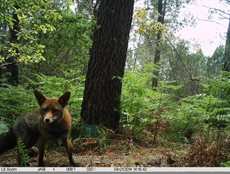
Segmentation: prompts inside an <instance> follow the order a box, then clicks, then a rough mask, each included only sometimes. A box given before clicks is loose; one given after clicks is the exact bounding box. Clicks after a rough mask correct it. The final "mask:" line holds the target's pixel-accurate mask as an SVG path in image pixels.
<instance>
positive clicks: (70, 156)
mask: <svg viewBox="0 0 230 174" xmlns="http://www.w3.org/2000/svg"><path fill="white" fill-rule="evenodd" d="M62 143H63V144H64V146H65V149H66V152H67V153H68V157H69V161H70V164H71V165H72V166H73V167H80V166H79V165H78V164H77V163H76V162H75V161H74V159H73V155H72V147H71V144H70V142H69V139H68V138H62Z"/></svg>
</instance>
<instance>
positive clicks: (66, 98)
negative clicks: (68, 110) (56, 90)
mask: <svg viewBox="0 0 230 174" xmlns="http://www.w3.org/2000/svg"><path fill="white" fill-rule="evenodd" d="M69 99H70V92H66V93H65V94H63V95H62V96H61V97H60V98H59V99H58V103H60V104H61V106H62V107H63V108H64V107H65V106H66V105H67V104H68V101H69Z"/></svg>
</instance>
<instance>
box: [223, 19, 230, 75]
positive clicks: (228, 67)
mask: <svg viewBox="0 0 230 174" xmlns="http://www.w3.org/2000/svg"><path fill="white" fill-rule="evenodd" d="M224 60H225V62H224V65H223V71H228V72H229V71H230V19H229V25H228V31H227V39H226V44H225V53H224Z"/></svg>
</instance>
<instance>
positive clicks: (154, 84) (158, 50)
mask: <svg viewBox="0 0 230 174" xmlns="http://www.w3.org/2000/svg"><path fill="white" fill-rule="evenodd" d="M164 5H165V6H166V0H165V4H164ZM164 9H165V7H164ZM158 13H159V15H158V18H157V23H160V24H162V25H163V24H164V15H165V14H164V13H165V11H164V12H163V4H162V0H158ZM161 38H162V29H159V31H158V33H157V40H156V51H155V59H154V64H158V63H159V62H160V57H161ZM153 75H154V76H155V77H153V81H152V88H153V89H154V90H156V88H157V85H158V76H159V70H155V71H154V72H153Z"/></svg>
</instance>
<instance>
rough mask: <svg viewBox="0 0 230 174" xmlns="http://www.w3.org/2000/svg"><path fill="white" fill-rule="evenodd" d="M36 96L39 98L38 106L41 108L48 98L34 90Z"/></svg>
mask: <svg viewBox="0 0 230 174" xmlns="http://www.w3.org/2000/svg"><path fill="white" fill-rule="evenodd" d="M34 95H35V97H36V98H37V101H38V104H39V105H40V106H41V105H42V103H44V102H45V101H46V97H45V96H44V95H43V94H42V93H40V92H39V91H37V90H34Z"/></svg>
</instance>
